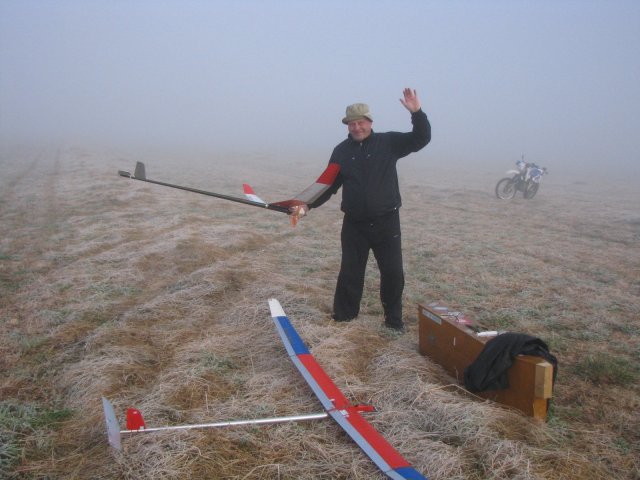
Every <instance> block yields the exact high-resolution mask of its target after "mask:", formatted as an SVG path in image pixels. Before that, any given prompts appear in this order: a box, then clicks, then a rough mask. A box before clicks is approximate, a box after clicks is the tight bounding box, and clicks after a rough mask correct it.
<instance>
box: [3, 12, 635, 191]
mask: <svg viewBox="0 0 640 480" xmlns="http://www.w3.org/2000/svg"><path fill="white" fill-rule="evenodd" d="M639 45H640V4H638V2H635V1H623V0H616V1H612V2H608V1H607V2H605V1H588V2H582V1H565V2H551V1H542V2H516V3H514V2H506V1H489V2H482V3H478V2H469V1H460V2H416V1H398V2H387V1H374V2H364V1H360V0H357V1H353V2H349V3H348V4H346V5H345V4H344V3H342V2H336V1H328V2H322V3H316V2H293V1H280V2H269V3H263V2H257V1H240V2H230V1H214V2H199V1H186V2H175V1H163V2H152V1H146V0H139V1H134V2H127V3H123V2H106V1H95V2H80V1H76V0H61V1H56V2H38V1H33V0H25V1H20V2H18V1H7V0H5V1H2V2H0V73H1V74H0V142H2V143H3V144H7V143H12V142H21V143H26V144H29V145H32V144H34V143H36V144H38V143H43V142H45V143H48V144H54V145H89V146H99V147H104V146H107V147H109V148H118V149H120V150H122V151H124V152H138V151H139V150H140V149H154V150H156V151H158V152H163V151H164V152H166V151H171V152H173V154H174V155H177V154H178V153H185V152H194V156H195V155H196V153H195V152H202V151H204V152H209V153H210V154H211V155H210V157H215V156H216V155H217V154H218V153H220V152H228V151H235V152H242V153H245V154H247V153H249V152H251V153H253V152H258V153H259V152H262V153H269V154H272V153H275V155H274V157H275V158H278V157H280V158H282V157H285V155H284V153H283V154H282V155H278V154H279V153H282V152H286V153H289V152H290V151H292V150H293V151H295V152H299V157H300V158H301V160H302V161H304V162H311V161H315V159H316V158H320V159H322V162H326V160H327V159H328V157H329V155H330V153H331V149H332V147H333V146H334V145H335V144H336V143H338V142H339V141H340V140H341V139H342V138H344V136H345V135H346V132H345V128H344V126H343V125H342V124H341V123H340V119H341V118H342V116H343V115H344V109H345V107H346V105H348V104H350V103H354V102H365V103H369V104H370V106H371V109H372V112H373V115H374V119H375V122H374V129H375V130H379V131H386V130H400V131H403V130H406V129H408V128H409V120H408V115H407V112H406V111H405V110H404V108H403V107H402V106H401V104H400V102H399V101H398V99H399V97H400V96H401V92H402V88H404V87H407V86H408V87H413V88H416V89H417V90H418V93H419V95H420V97H421V98H422V101H423V106H424V110H425V111H426V112H427V113H428V115H429V117H430V119H431V121H432V124H433V141H432V143H431V145H430V146H429V159H430V160H431V163H433V164H447V165H448V164H452V165H464V166H467V167H468V168H471V169H473V170H476V171H479V170H483V169H494V170H495V172H497V171H502V170H505V169H506V168H507V166H510V165H512V164H513V163H514V162H515V161H516V160H518V159H520V157H521V156H522V155H524V156H525V158H526V159H528V160H529V161H533V162H536V163H538V164H540V165H545V166H547V167H548V168H549V169H550V171H552V172H554V174H571V175H577V176H585V177H589V178H599V177H602V176H609V175H611V176H612V178H615V179H634V178H638V177H639V173H640V171H639V167H638V165H639V164H640V152H639V149H638V147H637V141H636V136H637V132H638V131H639V130H640V119H639V118H640V117H639V116H638V114H637V112H638V111H640V93H639V91H638V88H637V85H638V84H639V83H640V52H639V48H640V47H639ZM312 159H313V160H312ZM550 178H551V177H550Z"/></svg>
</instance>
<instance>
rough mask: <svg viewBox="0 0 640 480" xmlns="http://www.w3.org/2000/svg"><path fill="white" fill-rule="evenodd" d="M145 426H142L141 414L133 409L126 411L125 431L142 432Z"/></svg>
mask: <svg viewBox="0 0 640 480" xmlns="http://www.w3.org/2000/svg"><path fill="white" fill-rule="evenodd" d="M145 428H147V426H146V425H145V424H144V418H142V413H140V411H139V410H137V409H135V408H129V409H128V410H127V430H141V429H142V430H144V429H145Z"/></svg>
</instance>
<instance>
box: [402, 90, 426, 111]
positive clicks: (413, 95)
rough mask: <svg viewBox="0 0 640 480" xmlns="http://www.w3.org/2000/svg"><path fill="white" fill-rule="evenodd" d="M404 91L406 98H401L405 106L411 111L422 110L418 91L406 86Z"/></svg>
mask: <svg viewBox="0 0 640 480" xmlns="http://www.w3.org/2000/svg"><path fill="white" fill-rule="evenodd" d="M402 93H403V95H404V98H401V99H400V103H402V105H404V108H406V109H407V110H409V111H410V112H411V113H415V112H417V111H418V110H420V108H421V105H420V99H419V98H418V93H417V92H416V91H415V90H412V89H410V88H405V89H404V90H403V91H402Z"/></svg>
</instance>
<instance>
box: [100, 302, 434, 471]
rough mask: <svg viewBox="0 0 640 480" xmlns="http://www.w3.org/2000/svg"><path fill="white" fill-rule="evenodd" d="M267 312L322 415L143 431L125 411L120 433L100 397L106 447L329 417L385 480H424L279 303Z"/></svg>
mask: <svg viewBox="0 0 640 480" xmlns="http://www.w3.org/2000/svg"><path fill="white" fill-rule="evenodd" d="M269 308H270V310H271V318H272V319H273V322H274V324H275V326H276V329H277V331H278V334H279V335H280V338H281V339H282V343H283V344H284V347H285V349H286V350H287V354H288V355H289V358H290V359H291V361H292V362H293V364H294V365H295V366H296V368H297V369H298V371H299V372H300V373H301V374H302V376H303V378H304V379H305V381H306V382H307V384H309V386H310V387H311V390H313V393H314V394H315V395H316V397H318V400H320V403H321V404H322V406H323V408H324V410H325V411H324V412H320V413H310V414H306V415H296V416H290V417H275V418H262V419H253V420H235V421H228V422H217V423H203V424H196V425H177V426H168V427H155V428H147V427H146V424H145V421H144V418H143V417H142V414H141V413H140V411H139V410H136V409H135V408H129V409H128V410H127V429H126V430H120V426H119V424H118V420H117V418H116V414H115V411H114V409H113V406H112V405H111V403H110V402H109V400H107V399H106V398H104V397H102V406H103V409H104V418H105V423H106V427H107V437H108V439H109V444H110V445H111V446H112V447H113V448H115V449H117V450H121V449H122V435H123V434H135V433H143V432H157V431H163V430H187V429H196V428H213V427H232V426H239V425H252V424H253V425H255V424H268V423H280V422H291V421H300V420H314V419H320V418H327V417H328V416H331V417H332V418H333V419H334V420H335V421H336V422H337V423H338V424H339V425H340V426H341V427H342V428H343V429H344V431H345V432H346V433H347V434H348V435H349V436H350V437H351V438H352V439H353V440H354V441H355V442H356V443H357V444H358V446H360V448H361V449H362V450H363V451H364V453H366V454H367V455H368V456H369V458H370V459H371V460H372V461H373V462H374V463H375V464H376V465H377V466H378V468H379V469H380V470H381V471H382V472H384V473H385V474H386V475H387V476H388V477H389V478H392V479H394V480H403V479H404V480H427V478H426V477H424V476H423V475H422V474H420V473H419V472H418V471H417V470H415V469H414V468H413V467H412V466H411V465H410V464H409V462H408V461H407V460H405V459H404V457H403V456H402V455H400V453H398V451H397V450H395V449H394V448H393V447H392V446H391V445H390V444H389V443H388V442H387V441H386V440H385V438H384V437H383V436H382V435H381V434H380V433H379V432H378V431H377V430H376V429H375V428H374V427H373V426H372V425H371V424H370V423H369V422H367V421H366V420H365V419H364V417H363V416H362V415H361V413H362V412H372V411H374V410H375V409H374V408H373V407H372V406H368V405H352V404H351V403H350V402H349V400H347V398H346V397H345V395H344V394H343V393H342V391H341V390H340V389H339V388H338V387H337V386H336V384H335V383H333V381H332V380H331V378H329V376H328V375H327V373H326V372H325V371H324V370H323V369H322V367H321V366H320V364H319V363H318V362H317V361H316V359H315V358H314V357H313V355H311V353H309V349H308V348H307V346H306V345H305V344H304V342H303V341H302V339H301V338H300V336H299V335H298V332H296V330H295V328H293V325H291V322H290V321H289V319H288V318H287V316H286V315H285V313H284V310H283V309H282V306H281V305H280V302H278V300H276V299H270V300H269Z"/></svg>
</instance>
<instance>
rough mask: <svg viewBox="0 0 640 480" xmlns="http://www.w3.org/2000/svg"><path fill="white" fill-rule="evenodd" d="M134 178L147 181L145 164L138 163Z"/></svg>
mask: <svg viewBox="0 0 640 480" xmlns="http://www.w3.org/2000/svg"><path fill="white" fill-rule="evenodd" d="M133 176H134V177H135V178H137V179H138V180H146V179H147V175H146V174H145V171H144V163H142V162H136V169H135V171H134V172H133Z"/></svg>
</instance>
